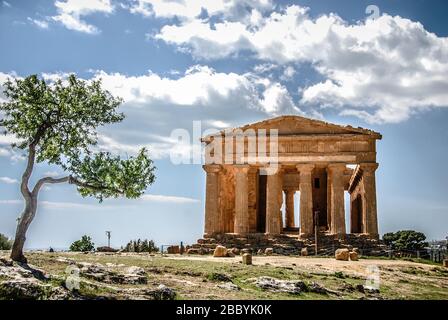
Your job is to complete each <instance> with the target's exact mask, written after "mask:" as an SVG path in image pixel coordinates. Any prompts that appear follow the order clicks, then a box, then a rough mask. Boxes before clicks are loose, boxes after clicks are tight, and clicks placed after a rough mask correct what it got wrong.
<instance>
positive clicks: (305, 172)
mask: <svg viewBox="0 0 448 320" xmlns="http://www.w3.org/2000/svg"><path fill="white" fill-rule="evenodd" d="M296 168H297V170H298V171H299V173H300V183H299V189H300V235H301V236H303V237H306V236H309V235H311V234H312V233H313V185H312V181H311V173H312V171H313V169H314V165H313V164H299V165H297V166H296Z"/></svg>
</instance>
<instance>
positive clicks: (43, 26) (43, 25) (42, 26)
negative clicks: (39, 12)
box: [27, 17, 48, 29]
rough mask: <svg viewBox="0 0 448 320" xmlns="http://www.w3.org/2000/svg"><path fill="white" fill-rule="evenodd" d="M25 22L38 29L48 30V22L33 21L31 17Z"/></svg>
mask: <svg viewBox="0 0 448 320" xmlns="http://www.w3.org/2000/svg"><path fill="white" fill-rule="evenodd" d="M27 20H28V21H29V22H31V23H32V24H34V25H36V26H37V27H38V28H40V29H48V21H45V20H39V19H33V18H31V17H28V18H27Z"/></svg>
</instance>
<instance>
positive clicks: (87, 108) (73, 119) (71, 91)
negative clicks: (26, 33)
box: [0, 75, 124, 165]
mask: <svg viewBox="0 0 448 320" xmlns="http://www.w3.org/2000/svg"><path fill="white" fill-rule="evenodd" d="M4 87H5V90H4V94H5V96H6V98H7V99H8V100H9V101H8V102H4V103H2V104H1V105H0V106H1V107H0V110H1V111H3V112H4V119H2V120H1V123H0V124H1V125H2V126H3V127H4V128H5V129H6V131H7V132H8V133H11V134H14V135H15V136H16V137H17V138H19V139H21V140H23V143H19V144H18V145H17V146H18V147H19V148H21V149H26V148H27V147H28V146H29V144H31V143H33V142H34V143H36V148H37V149H38V156H37V160H38V161H39V162H41V161H48V162H49V163H52V164H59V165H64V162H63V159H64V158H68V161H70V160H72V159H75V160H76V159H78V158H79V156H80V153H81V151H84V152H86V153H88V152H89V146H90V145H94V144H96V128H97V127H99V126H102V125H105V124H109V123H116V122H120V121H122V120H123V119H124V115H123V114H121V113H117V112H116V109H117V107H118V106H119V105H120V103H121V99H118V98H114V97H113V96H112V95H111V94H110V93H109V92H108V91H105V90H102V89H101V81H93V82H91V83H87V82H86V81H83V80H80V79H77V78H76V77H75V76H74V75H70V76H69V78H68V79H67V83H64V82H63V81H62V80H57V81H56V82H55V83H54V84H53V85H49V84H47V83H46V82H45V80H43V79H39V78H38V77H37V76H36V75H31V76H29V77H27V78H25V79H23V80H22V79H14V80H13V81H11V80H9V79H8V80H7V81H6V83H5V84H4Z"/></svg>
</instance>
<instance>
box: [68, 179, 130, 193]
mask: <svg viewBox="0 0 448 320" xmlns="http://www.w3.org/2000/svg"><path fill="white" fill-rule="evenodd" d="M69 183H71V184H75V185H77V186H78V187H82V188H87V189H92V190H97V191H105V190H110V191H113V192H116V193H118V194H120V195H123V194H124V191H123V190H119V189H114V188H108V187H104V186H95V185H92V184H88V183H85V182H82V181H79V180H78V179H76V178H75V177H72V176H70V178H69Z"/></svg>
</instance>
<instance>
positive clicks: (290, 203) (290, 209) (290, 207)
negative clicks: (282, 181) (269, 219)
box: [285, 189, 295, 228]
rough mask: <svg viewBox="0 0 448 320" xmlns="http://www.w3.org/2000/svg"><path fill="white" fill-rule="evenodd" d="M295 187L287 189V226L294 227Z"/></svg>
mask: <svg viewBox="0 0 448 320" xmlns="http://www.w3.org/2000/svg"><path fill="white" fill-rule="evenodd" d="M294 193H295V190H294V189H286V190H285V195H286V228H294V227H295V221H294Z"/></svg>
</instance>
